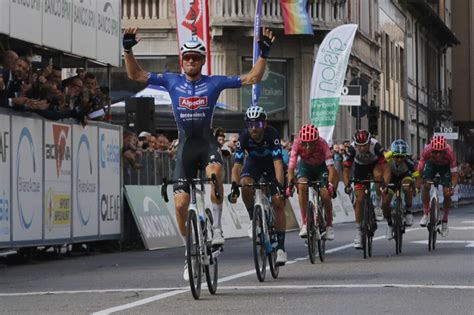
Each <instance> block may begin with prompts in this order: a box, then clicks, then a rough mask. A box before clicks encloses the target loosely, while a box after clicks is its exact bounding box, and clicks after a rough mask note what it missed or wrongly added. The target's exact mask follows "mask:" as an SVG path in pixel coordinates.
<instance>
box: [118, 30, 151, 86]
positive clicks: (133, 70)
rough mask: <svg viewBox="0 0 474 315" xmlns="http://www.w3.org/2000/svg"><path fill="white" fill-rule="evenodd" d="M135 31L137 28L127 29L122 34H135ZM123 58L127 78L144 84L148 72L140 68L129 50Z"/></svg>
mask: <svg viewBox="0 0 474 315" xmlns="http://www.w3.org/2000/svg"><path fill="white" fill-rule="evenodd" d="M137 30H138V28H133V27H129V28H126V29H125V30H124V31H123V33H124V34H136V33H137ZM137 41H140V39H139V38H137ZM124 57H125V68H126V69H127V75H128V78H129V79H130V80H133V81H137V82H141V83H146V82H147V81H148V72H147V71H145V70H143V69H142V68H141V67H140V65H139V64H138V62H137V60H136V59H135V56H134V55H133V51H132V50H131V49H130V51H129V52H124Z"/></svg>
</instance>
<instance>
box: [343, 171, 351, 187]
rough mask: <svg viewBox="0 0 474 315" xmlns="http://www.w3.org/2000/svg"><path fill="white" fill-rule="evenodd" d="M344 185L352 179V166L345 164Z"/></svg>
mask: <svg viewBox="0 0 474 315" xmlns="http://www.w3.org/2000/svg"><path fill="white" fill-rule="evenodd" d="M342 175H343V181H344V185H345V186H347V185H349V183H350V180H351V167H350V166H344V170H343V171H342Z"/></svg>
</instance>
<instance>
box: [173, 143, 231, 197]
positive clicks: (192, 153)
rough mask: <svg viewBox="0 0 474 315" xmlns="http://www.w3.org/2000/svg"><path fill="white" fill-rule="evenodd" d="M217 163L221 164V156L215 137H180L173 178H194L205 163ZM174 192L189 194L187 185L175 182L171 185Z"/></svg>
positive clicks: (203, 167)
mask: <svg viewBox="0 0 474 315" xmlns="http://www.w3.org/2000/svg"><path fill="white" fill-rule="evenodd" d="M212 163H218V164H221V165H222V156H221V152H220V150H219V145H218V143H217V140H216V138H214V137H208V138H194V137H191V138H188V139H185V140H184V141H182V140H181V139H180V141H179V145H178V148H177V151H176V166H175V168H174V172H173V179H174V180H177V179H180V178H196V177H197V175H198V171H199V170H205V169H206V167H207V165H209V164H212ZM173 191H174V193H180V192H186V193H188V194H189V191H190V190H189V185H186V184H184V183H177V184H174V185H173Z"/></svg>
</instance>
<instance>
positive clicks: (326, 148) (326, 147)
mask: <svg viewBox="0 0 474 315" xmlns="http://www.w3.org/2000/svg"><path fill="white" fill-rule="evenodd" d="M321 140H323V139H322V138H321ZM322 143H323V145H322V146H323V150H324V160H325V161H326V166H329V165H334V160H333V158H332V155H331V149H330V148H329V144H328V143H327V142H326V141H325V140H323V141H322Z"/></svg>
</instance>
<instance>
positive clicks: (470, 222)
mask: <svg viewBox="0 0 474 315" xmlns="http://www.w3.org/2000/svg"><path fill="white" fill-rule="evenodd" d="M461 223H464V224H473V223H474V221H469V220H468V221H461Z"/></svg>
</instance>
